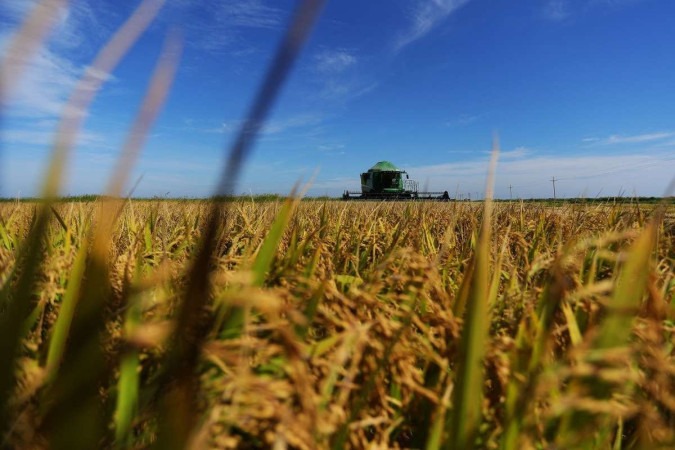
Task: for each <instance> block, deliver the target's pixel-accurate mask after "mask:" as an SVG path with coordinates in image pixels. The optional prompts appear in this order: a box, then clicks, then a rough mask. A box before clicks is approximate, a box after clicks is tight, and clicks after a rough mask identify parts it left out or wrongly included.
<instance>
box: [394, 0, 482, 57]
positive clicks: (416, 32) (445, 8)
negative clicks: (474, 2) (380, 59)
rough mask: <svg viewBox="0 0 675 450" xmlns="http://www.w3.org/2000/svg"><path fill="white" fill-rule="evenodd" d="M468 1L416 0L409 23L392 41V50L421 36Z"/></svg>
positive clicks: (404, 45) (397, 49)
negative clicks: (393, 41) (394, 40)
mask: <svg viewBox="0 0 675 450" xmlns="http://www.w3.org/2000/svg"><path fill="white" fill-rule="evenodd" d="M468 2H469V0H417V1H416V2H415V6H414V7H413V9H412V11H411V13H410V16H409V19H410V24H409V25H408V27H407V29H406V30H405V31H404V32H403V33H402V34H401V35H399V37H398V39H397V40H396V42H395V43H394V50H395V51H399V50H401V49H402V48H403V47H406V46H407V45H410V44H411V43H413V42H415V41H416V40H418V39H421V38H423V37H424V36H426V35H427V33H429V32H430V31H431V30H433V29H434V28H435V27H436V26H437V25H439V24H440V23H441V22H443V20H445V19H446V18H447V17H448V16H450V14H452V13H453V12H455V11H456V10H458V9H459V8H460V7H462V6H464V5H465V4H466V3H468Z"/></svg>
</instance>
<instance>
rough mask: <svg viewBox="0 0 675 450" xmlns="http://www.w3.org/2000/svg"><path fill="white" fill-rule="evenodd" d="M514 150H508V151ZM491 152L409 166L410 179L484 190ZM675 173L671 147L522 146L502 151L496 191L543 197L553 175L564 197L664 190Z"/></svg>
mask: <svg viewBox="0 0 675 450" xmlns="http://www.w3.org/2000/svg"><path fill="white" fill-rule="evenodd" d="M509 153H510V155H509ZM487 165H488V156H487V155H485V157H484V158H481V159H476V160H471V161H463V162H458V163H447V164H436V165H426V166H417V167H407V168H406V169H407V170H408V173H410V176H411V178H412V177H414V178H415V179H417V180H418V181H420V182H421V183H424V184H427V185H428V186H429V189H431V190H446V189H447V190H448V191H450V190H451V189H453V188H455V186H459V188H458V189H459V191H460V192H480V191H481V190H482V189H483V185H484V183H485V176H486V174H487ZM673 173H675V155H673V154H672V152H665V151H662V152H658V153H657V152H654V153H652V154H649V155H645V154H642V153H631V154H620V153H616V154H605V155H582V156H580V155H569V156H552V155H535V154H533V153H530V152H528V151H524V150H522V148H516V149H515V150H513V151H512V152H503V153H502V154H500V162H499V164H498V167H497V177H496V181H497V184H496V186H497V196H502V197H508V195H509V190H508V186H509V185H512V186H513V189H514V191H513V192H514V196H515V195H518V196H522V197H542V196H544V197H545V196H550V195H552V194H551V192H549V189H550V186H551V183H550V178H551V177H552V176H555V177H556V179H559V180H560V184H559V185H558V184H556V188H558V193H559V194H560V193H562V195H566V196H577V195H583V194H588V195H595V194H596V193H597V192H599V191H600V190H603V192H606V193H610V192H612V193H614V192H618V191H619V190H620V189H623V190H626V191H627V192H632V190H633V189H634V187H635V186H637V185H640V186H642V191H641V192H637V194H638V195H661V194H662V193H663V190H664V189H665V188H666V186H667V185H668V183H669V181H670V179H671V178H672V174H673Z"/></svg>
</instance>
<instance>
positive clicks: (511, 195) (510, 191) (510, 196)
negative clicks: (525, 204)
mask: <svg viewBox="0 0 675 450" xmlns="http://www.w3.org/2000/svg"><path fill="white" fill-rule="evenodd" d="M512 188H513V186H511V185H510V184H509V200H513V191H512V190H511V189H512Z"/></svg>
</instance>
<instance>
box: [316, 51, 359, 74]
mask: <svg viewBox="0 0 675 450" xmlns="http://www.w3.org/2000/svg"><path fill="white" fill-rule="evenodd" d="M314 62H315V65H316V70H317V71H318V72H319V73H322V74H335V73H339V72H343V71H344V70H345V69H347V68H349V67H352V66H354V65H355V64H356V62H357V58H356V56H354V55H353V54H352V53H350V52H349V51H347V50H344V49H339V50H323V51H321V52H320V53H317V54H316V55H314Z"/></svg>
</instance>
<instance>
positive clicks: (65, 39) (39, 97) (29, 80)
mask: <svg viewBox="0 0 675 450" xmlns="http://www.w3.org/2000/svg"><path fill="white" fill-rule="evenodd" d="M34 3H35V2H33V1H29V0H25V1H17V0H9V1H8V2H6V3H5V2H3V3H2V6H0V13H4V17H5V18H6V20H8V24H7V25H8V26H7V27H4V28H3V29H2V31H0V52H2V51H3V50H4V49H5V48H6V47H7V45H9V41H10V39H11V37H12V34H13V33H14V32H16V31H17V30H18V27H19V26H20V24H21V22H22V20H23V19H24V17H25V15H26V14H27V13H28V11H29V10H30V8H31V7H32V6H33V4H34ZM97 5H98V0H90V1H87V2H85V1H81V2H72V4H71V5H70V7H69V8H66V9H63V10H62V13H61V17H60V18H59V20H58V22H57V24H56V26H55V29H54V32H53V33H52V34H51V36H52V37H51V38H50V39H49V40H48V41H47V42H46V43H45V44H44V45H43V46H42V47H41V48H40V49H39V51H38V52H37V53H36V54H35V55H32V56H31V57H30V58H29V57H28V56H25V55H18V56H16V58H20V59H21V60H10V61H8V63H9V64H14V63H19V64H22V65H24V66H25V68H26V69H25V71H24V72H23V75H22V77H21V80H20V81H19V83H17V88H16V90H14V91H13V92H11V93H10V95H9V98H8V99H5V101H6V102H7V104H6V106H7V108H8V115H9V116H11V117H16V118H42V117H56V116H58V115H60V114H61V113H62V112H63V111H62V108H63V106H64V104H65V102H66V100H67V97H68V95H69V94H70V92H71V91H72V89H73V88H74V86H75V84H76V83H77V81H78V79H79V78H80V77H81V76H82V75H83V73H84V72H85V71H86V70H87V67H86V66H85V65H84V64H79V63H77V62H76V61H77V60H78V59H81V58H80V57H81V56H83V53H88V51H87V50H85V48H87V47H88V46H96V45H97V43H98V41H99V40H100V39H101V38H102V35H103V34H104V33H105V30H106V25H105V24H102V23H101V20H102V19H101V17H100V16H103V15H105V14H104V13H103V12H101V11H105V8H104V7H103V6H101V10H98V9H96V8H97ZM95 10H97V11H98V15H99V17H97V14H95V13H94V11H95ZM0 16H2V14H0ZM85 56H86V55H85ZM102 76H104V75H102ZM105 76H107V75H105ZM108 77H109V76H108ZM109 78H111V77H109ZM111 79H112V78H111Z"/></svg>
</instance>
